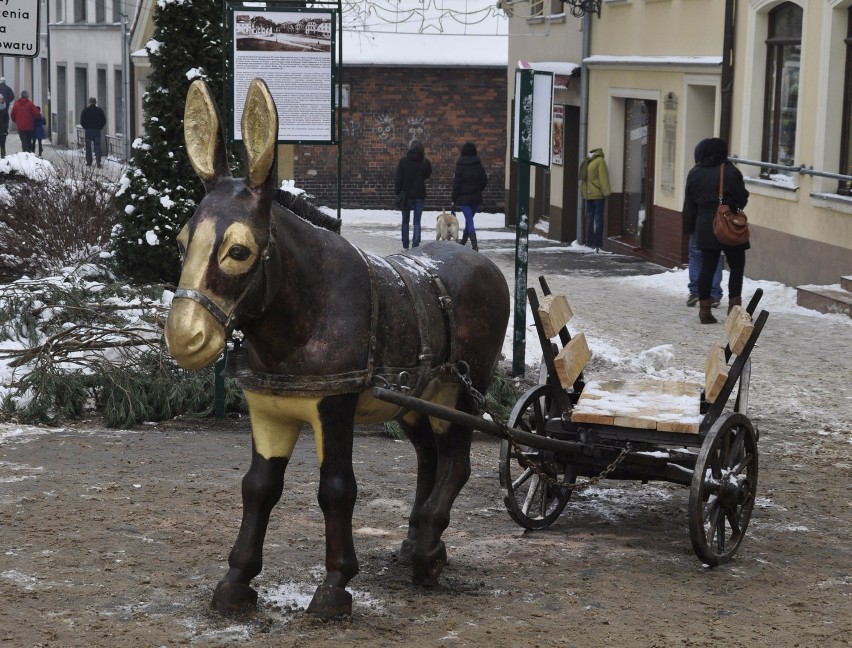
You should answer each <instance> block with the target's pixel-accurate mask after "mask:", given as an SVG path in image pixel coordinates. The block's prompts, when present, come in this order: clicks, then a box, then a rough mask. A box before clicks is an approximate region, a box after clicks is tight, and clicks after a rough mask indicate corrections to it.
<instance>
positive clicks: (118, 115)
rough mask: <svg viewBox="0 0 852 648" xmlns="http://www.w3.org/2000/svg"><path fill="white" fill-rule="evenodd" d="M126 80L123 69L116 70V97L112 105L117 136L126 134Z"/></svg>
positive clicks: (114, 76) (114, 73)
mask: <svg viewBox="0 0 852 648" xmlns="http://www.w3.org/2000/svg"><path fill="white" fill-rule="evenodd" d="M123 86H124V80H123V79H122V76H121V68H116V69H115V70H114V72H113V92H114V97H113V101H112V105H113V106H115V130H116V131H117V132H116V135H118V134H120V133H124V125H125V124H124V110H125V108H124V87H123Z"/></svg>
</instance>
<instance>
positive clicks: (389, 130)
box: [375, 113, 396, 142]
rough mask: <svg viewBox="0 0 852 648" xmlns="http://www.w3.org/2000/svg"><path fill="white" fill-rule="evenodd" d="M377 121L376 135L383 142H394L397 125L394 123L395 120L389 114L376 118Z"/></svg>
mask: <svg viewBox="0 0 852 648" xmlns="http://www.w3.org/2000/svg"><path fill="white" fill-rule="evenodd" d="M375 120H376V135H377V136H378V138H379V140H381V141H382V142H392V141H393V139H394V137H396V125H395V124H394V123H393V122H394V118H393V117H391V116H390V115H388V114H387V113H382V114H381V115H376V116H375Z"/></svg>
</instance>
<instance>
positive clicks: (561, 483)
mask: <svg viewBox="0 0 852 648" xmlns="http://www.w3.org/2000/svg"><path fill="white" fill-rule="evenodd" d="M452 373H453V375H455V376H457V377H458V379H459V381H460V382H461V384H462V385H463V386H464V388H465V389H466V390H467V393H468V394H469V395H470V396H471V398H473V400H474V401H475V402H476V404H477V405H478V406H479V411H480V413H485V414H488V416H490V417H491V420H493V421H494V422H495V423H497V424H498V425H499V426H500V427H501V428H502V429H503V435H504V437H505V438H506V440H507V441H508V442H509V444H510V445H511V446H512V448H514V450H515V452H516V455H517V457H518V463H520V464H521V465H522V466H524V467H525V468H529V469H530V470H531V471H532V472H533V473H535V474H536V475H538V477H539V478H540V479H543V480H544V481H545V483H547V484H548V485H549V486H552V487H554V488H561V489H565V490H569V491H572V492H573V491H578V492H579V491H581V490H583V489H586V488H589V487H590V486H594V485H595V484H597V483H598V482H599V481H601V480H603V479H606V477H607V476H608V475H609V474H610V473H612V471H614V470H615V469H616V468H617V467H618V465H619V464H620V463H621V462H622V461H624V458H625V457H626V456H627V455H628V454H629V452H630V444H629V443H627V444H626V445H625V446H624V448H623V449H622V450H621V452H620V453H619V454H618V456H617V457H616V458H615V459H613V461H612V463H610V464H609V465H608V466H607V467H606V468H604V469H603V470H602V471H601V472H600V473H598V474H597V475H595V476H594V477H592V478H590V479H589V480H588V481H584V482H581V483H579V484H578V483H576V482H575V483H573V484H572V483H570V482H567V481H565V480H559V479H555V478H553V477H551V476H550V475H548V474H547V473H546V472H545V471H544V469H543V468H542V467H541V466H540V465H539V464H537V463H535V462H533V461H531V460H530V459H529V458H528V457H527V456H526V455H525V454H524V452H523V451H522V450H521V446H520V445H519V444H518V442H517V441H516V440H515V438H514V437H513V436H512V432H511V431H510V428H509V426H508V425H507V424H506V422H505V421H503V420H502V419H501V418H500V417H499V416H497V415H496V414H494V412H492V411H490V409H489V408H488V404H487V402H486V400H485V397H484V396H483V395H482V394H481V393H480V392H478V391H477V390H476V389H475V388H474V386H473V383H472V382H471V380H470V376H469V375H468V374H469V367H468V365H467V363H465V362H458V363H456V364H454V365H453V366H452Z"/></svg>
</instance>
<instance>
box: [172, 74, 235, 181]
mask: <svg viewBox="0 0 852 648" xmlns="http://www.w3.org/2000/svg"><path fill="white" fill-rule="evenodd" d="M183 137H184V141H185V142H186V152H187V154H188V155H189V161H190V162H191V163H192V168H193V169H195V172H196V173H197V174H198V177H199V178H201V180H202V181H204V183H205V184H209V183H212V182H213V181H214V180H216V179H217V178H219V177H221V176H230V175H231V172H230V170H229V169H228V165H227V161H226V156H225V145H224V142H223V141H222V128H221V123H220V120H219V110H218V108H217V107H216V102H215V101H213V97H212V95H211V94H210V89H209V88H208V87H207V84H206V83H205V82H204V81H202V80H200V79H199V80H196V81H193V82H192V85H190V86H189V91H188V92H187V94H186V106H185V108H184V112H183Z"/></svg>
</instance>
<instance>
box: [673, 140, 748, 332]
mask: <svg viewBox="0 0 852 648" xmlns="http://www.w3.org/2000/svg"><path fill="white" fill-rule="evenodd" d="M747 202H748V190H747V189H746V188H745V182H744V181H743V174H742V173H740V170H739V169H737V168H736V167H735V166H734V165H733V164H731V163H730V162H729V161H728V144H727V142H725V140H723V139H719V138H718V137H713V138H711V139H709V140H707V141H706V142H705V145H704V147H703V151H702V153H701V159H700V160H698V161H697V162H696V165H695V166H694V167H693V168H692V170H691V171H690V172H689V175H688V176H687V178H686V191H685V193H684V200H683V212H682V217H683V233H684V234H687V235H692V233H693V232H695V236H696V245H697V246H698V249H700V250H701V272H700V273H699V275H698V304H699V310H698V318H699V320H700V321H701V323H702V324H714V323H715V322H716V321H717V320H716V318H715V317H713V311H712V302H713V299H712V297H711V295H710V291H711V287H712V284H713V273H714V272H715V270H716V265H717V264H718V263H719V256H720V255H721V254H722V252H724V253H725V258H726V259H727V261H728V267H729V268H730V274H729V276H728V312H729V313H730V312H731V309H732V308H733V307H734V306H737V305H740V304H742V290H743V276H744V273H745V251H746V250H747V249H749V248H750V247H751V245H750V244H749V242H748V240H747V239H746V241H745V242H744V243H740V244H738V245H725V244H723V243H721V242H719V239H718V238H717V237H716V234H714V232H713V221H714V218H715V217H716V210H717V207H719V205H720V203H721V204H724V205H727V206H728V207H730V210H731V211H732V212H733V213H735V214H736V213H737V212H738V211H739V210H740V209H742V208H743V207H745V206H746V203H747Z"/></svg>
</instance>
